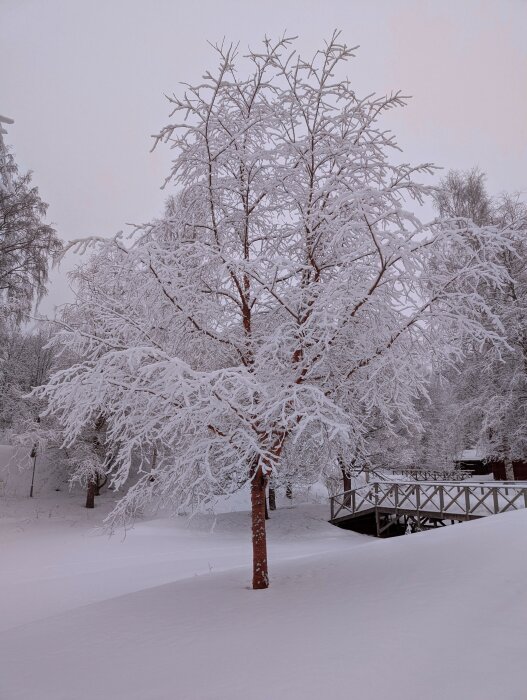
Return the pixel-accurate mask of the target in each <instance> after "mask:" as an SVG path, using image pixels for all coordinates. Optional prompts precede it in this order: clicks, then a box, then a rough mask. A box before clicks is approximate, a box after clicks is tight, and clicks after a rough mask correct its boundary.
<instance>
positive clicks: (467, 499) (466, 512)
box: [465, 486, 470, 515]
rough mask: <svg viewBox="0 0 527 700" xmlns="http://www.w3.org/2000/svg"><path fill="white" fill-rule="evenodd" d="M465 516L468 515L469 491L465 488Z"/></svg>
mask: <svg viewBox="0 0 527 700" xmlns="http://www.w3.org/2000/svg"><path fill="white" fill-rule="evenodd" d="M465 515H470V489H469V488H468V486H465Z"/></svg>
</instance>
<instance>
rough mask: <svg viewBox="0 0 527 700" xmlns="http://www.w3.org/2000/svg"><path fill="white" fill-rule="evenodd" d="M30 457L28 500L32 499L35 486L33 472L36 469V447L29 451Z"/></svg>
mask: <svg viewBox="0 0 527 700" xmlns="http://www.w3.org/2000/svg"><path fill="white" fill-rule="evenodd" d="M31 457H33V473H32V474H31V488H30V489H29V498H33V488H34V486H35V470H36V468H37V446H36V445H35V446H34V447H33V449H32V450H31Z"/></svg>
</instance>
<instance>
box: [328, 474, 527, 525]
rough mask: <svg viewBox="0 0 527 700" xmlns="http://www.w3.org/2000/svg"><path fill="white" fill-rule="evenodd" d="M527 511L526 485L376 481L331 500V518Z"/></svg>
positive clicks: (473, 515)
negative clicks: (368, 513) (375, 513)
mask: <svg viewBox="0 0 527 700" xmlns="http://www.w3.org/2000/svg"><path fill="white" fill-rule="evenodd" d="M520 508H527V484H525V483H523V484H516V483H511V484H510V485H509V484H507V485H504V484H500V485H495V486H492V485H489V484H485V483H476V482H471V483H459V482H456V483H452V482H436V483H424V482H419V483H417V482H415V481H412V482H401V481H398V482H392V483H390V482H382V481H379V482H373V483H371V484H366V485H364V486H360V487H358V488H355V489H352V490H350V491H345V492H344V493H340V494H337V495H336V496H333V497H332V498H331V519H332V520H335V519H337V518H341V517H349V516H354V515H358V514H360V513H363V512H366V511H369V510H381V511H382V512H391V513H394V514H396V515H398V514H409V513H412V514H427V515H430V516H431V517H435V518H439V519H449V518H451V519H470V518H479V517H483V516H485V515H495V514H497V513H505V512H507V511H509V510H519V509H520Z"/></svg>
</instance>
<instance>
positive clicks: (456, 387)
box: [421, 169, 527, 478]
mask: <svg viewBox="0 0 527 700" xmlns="http://www.w3.org/2000/svg"><path fill="white" fill-rule="evenodd" d="M435 199H436V205H437V208H438V211H439V213H440V214H442V215H448V216H457V217H461V218H462V220H463V219H467V218H472V219H473V220H475V221H476V222H477V223H478V224H480V225H486V226H495V227H497V228H498V229H499V230H500V231H502V232H503V235H504V236H505V237H506V239H507V245H506V246H504V247H503V248H502V249H501V250H499V251H496V262H497V263H498V264H500V265H501V266H502V267H503V269H504V271H505V273H506V275H507V280H506V283H505V284H504V285H502V286H499V287H494V286H490V287H486V288H484V287H480V288H479V290H478V291H479V293H480V294H481V297H482V300H483V303H482V313H483V315H484V314H486V313H487V312H488V310H489V309H490V311H491V313H492V315H493V316H494V317H495V318H497V319H498V320H499V323H500V326H501V333H502V335H503V337H504V339H505V341H506V344H505V345H500V346H496V345H495V344H493V343H488V342H483V343H471V344H469V346H468V347H467V352H466V354H465V356H464V357H463V358H462V359H460V361H458V362H456V363H455V365H454V367H451V368H446V369H445V368H441V369H440V371H439V369H436V371H435V373H434V374H433V375H432V379H431V394H430V397H431V403H428V404H427V405H426V406H425V404H422V409H423V411H424V412H423V414H422V415H423V419H424V424H425V426H426V429H425V433H424V437H423V444H422V447H423V449H424V453H423V452H421V458H422V459H425V460H430V459H432V458H433V455H434V454H435V455H436V459H437V458H439V460H440V461H441V459H442V457H445V458H447V459H449V460H450V462H451V463H452V462H453V461H454V459H455V456H456V454H457V453H458V452H459V451H460V450H462V449H466V448H471V447H475V446H477V445H478V446H479V447H480V449H481V451H482V453H483V454H485V455H486V456H487V458H489V459H490V458H495V459H498V460H501V461H504V462H505V464H506V467H507V470H506V471H507V475H508V478H513V469H512V463H513V462H514V461H515V460H525V458H526V457H527V438H526V437H525V436H526V431H525V429H526V427H527V408H526V407H527V402H526V400H525V399H526V397H527V342H526V339H527V336H526V331H525V328H526V321H527V207H526V205H525V203H524V202H523V201H522V200H521V199H520V197H519V196H514V195H509V194H505V195H502V196H501V197H497V198H496V197H495V198H493V197H491V196H490V195H489V194H488V193H487V190H486V186H485V175H484V173H482V172H480V171H479V170H477V169H472V170H470V171H467V172H458V171H452V172H450V173H449V174H448V175H447V177H446V178H445V179H444V180H443V181H442V182H441V187H440V190H439V192H438V193H437V195H436V198H435ZM469 240H470V239H469ZM471 245H473V246H475V243H474V241H472V242H471ZM482 320H483V319H482ZM440 374H441V375H442V382H440V381H439V376H440ZM447 436H448V437H447ZM447 443H448V445H447ZM451 446H455V448H454V449H451ZM425 453H427V454H428V455H430V456H429V457H426V456H425ZM447 453H448V457H447ZM441 455H442V456H441Z"/></svg>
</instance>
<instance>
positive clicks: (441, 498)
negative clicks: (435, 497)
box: [439, 485, 445, 515]
mask: <svg viewBox="0 0 527 700" xmlns="http://www.w3.org/2000/svg"><path fill="white" fill-rule="evenodd" d="M444 488H445V487H444V486H442V485H441V486H440V487H439V512H440V513H441V515H443V510H444V508H445V493H444Z"/></svg>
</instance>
